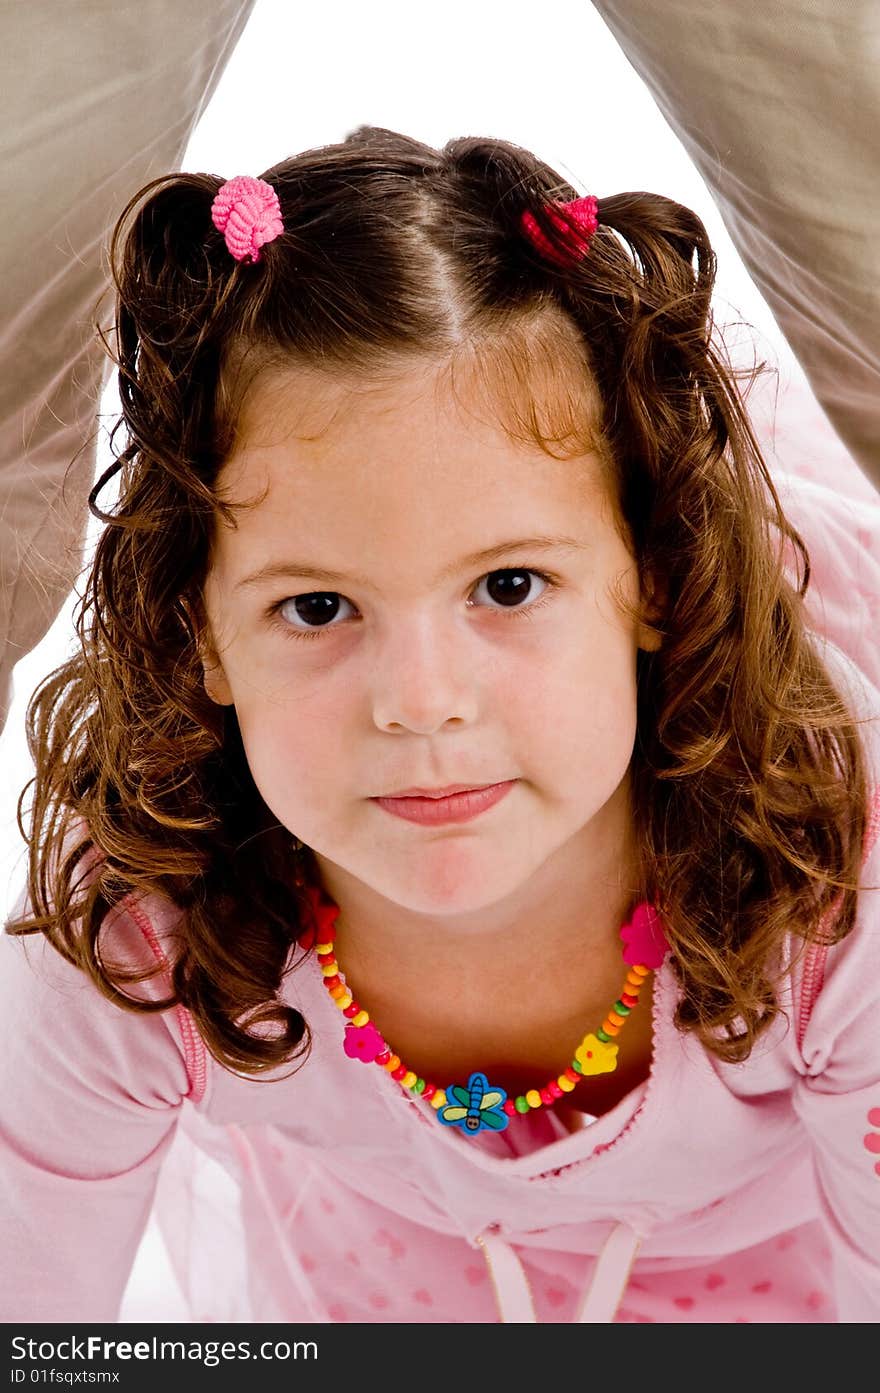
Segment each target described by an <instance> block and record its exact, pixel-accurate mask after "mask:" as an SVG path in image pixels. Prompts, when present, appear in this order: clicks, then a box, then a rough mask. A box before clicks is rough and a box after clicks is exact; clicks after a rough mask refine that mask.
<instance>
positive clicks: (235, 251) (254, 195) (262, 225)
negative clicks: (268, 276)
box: [211, 174, 284, 262]
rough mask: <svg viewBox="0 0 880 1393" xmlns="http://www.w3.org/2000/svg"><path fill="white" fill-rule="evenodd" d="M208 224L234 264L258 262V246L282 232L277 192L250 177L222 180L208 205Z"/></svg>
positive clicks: (282, 225) (282, 226)
mask: <svg viewBox="0 0 880 1393" xmlns="http://www.w3.org/2000/svg"><path fill="white" fill-rule="evenodd" d="M211 221H212V222H213V224H214V226H215V227H216V228H217V231H218V232H222V233H223V235H224V237H225V238H226V245H227V247H228V248H229V250H230V252H231V253H232V255H233V256H234V257H235V259H236V261H251V262H254V261H259V259H260V247H262V246H265V244H266V243H267V242H272V241H274V240H275V238H276V237H280V235H281V233H282V232H283V231H284V223H283V222H282V221H281V205H280V203H279V202H278V195H277V193H276V192H275V190H274V189H273V188H272V185H271V184H267V183H266V181H265V179H254V178H252V177H251V175H250V174H238V175H236V177H235V178H234V179H228V180H227V181H226V183H225V184H224V185H223V186H222V188H221V189H220V190H219V191H218V193H217V196H216V198H215V199H214V202H213V203H212V204H211Z"/></svg>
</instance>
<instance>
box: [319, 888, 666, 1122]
mask: <svg viewBox="0 0 880 1393" xmlns="http://www.w3.org/2000/svg"><path fill="white" fill-rule="evenodd" d="M308 891H309V895H310V897H311V899H312V903H313V907H314V912H315V922H316V925H317V927H316V930H315V936H316V937H317V940H318V941H317V943H315V953H316V956H317V960H318V964H319V966H320V969H321V974H322V977H323V979H324V986H325V987H326V988H327V991H328V993H329V994H330V998H331V1000H332V1001H333V1002H334V1003H335V1005H336V1006H337V1007H338V1009H339V1010H340V1011H341V1012H342V1014H343V1016H344V1017H345V1018H346V1020H347V1021H348V1024H347V1025H346V1027H345V1032H344V1039H343V1048H344V1050H345V1053H346V1055H347V1056H348V1057H349V1059H359V1060H360V1061H361V1063H363V1064H377V1065H379V1067H380V1068H381V1069H384V1070H385V1071H386V1072H387V1073H389V1074H390V1075H391V1077H392V1078H393V1079H394V1080H395V1081H396V1082H397V1083H398V1084H399V1085H400V1087H401V1088H402V1089H404V1090H405V1091H406V1092H408V1093H412V1094H416V1095H418V1096H420V1097H422V1098H424V1099H425V1101H426V1102H430V1104H431V1107H432V1108H433V1109H434V1111H435V1113H436V1116H437V1120H438V1121H439V1122H442V1123H444V1124H445V1125H446V1126H452V1127H459V1128H461V1130H462V1131H463V1132H464V1133H465V1135H468V1136H476V1135H477V1133H478V1132H480V1131H482V1130H483V1129H484V1128H487V1129H489V1130H491V1131H493V1132H501V1131H503V1130H504V1128H505V1127H507V1125H508V1123H509V1122H510V1119H511V1118H512V1117H518V1116H522V1115H524V1114H526V1113H529V1112H532V1111H533V1110H534V1109H536V1108H542V1107H550V1106H552V1105H553V1104H554V1103H555V1102H556V1101H557V1099H559V1098H562V1097H563V1096H564V1095H565V1094H566V1093H571V1092H572V1090H573V1089H574V1088H575V1087H576V1085H577V1084H578V1083H579V1082H580V1081H581V1079H583V1078H587V1077H589V1076H590V1075H593V1074H610V1073H612V1072H613V1071H614V1070H615V1069H616V1068H617V1051H618V1046H617V1045H616V1044H615V1042H614V1041H615V1037H616V1036H617V1035H619V1034H620V1032H621V1030H622V1029H623V1027H624V1025H625V1024H626V1021H627V1018H628V1016H629V1015H630V1013H631V1012H632V1011H633V1010H634V1009H635V1007H636V1006H637V1005H638V1003H639V992H640V990H641V988H642V986H643V985H644V982H645V979H646V978H647V977H648V975H649V973H650V972H651V971H652V970H653V969H654V968H657V967H659V966H660V965H661V963H662V962H663V958H664V956H665V954H666V952H667V947H668V945H667V943H666V939H665V936H664V934H663V928H662V925H661V920H660V915H659V914H658V912H657V910H656V909H655V908H654V907H653V905H651V904H649V902H648V901H647V900H642V901H641V902H640V903H639V904H638V905H637V906H636V908H635V909H634V910H633V912H632V914H631V915H630V917H629V919H628V920H627V922H626V923H625V924H624V925H623V927H622V928H621V930H620V937H621V940H622V942H623V945H624V947H623V960H624V962H625V963H626V964H627V966H628V969H629V970H628V972H627V974H626V977H625V979H624V982H623V988H622V990H621V993H620V996H619V997H618V999H617V1000H616V1001H615V1003H614V1005H613V1006H612V1007H611V1009H610V1010H609V1011H608V1014H607V1015H606V1017H605V1019H604V1020H603V1022H602V1024H601V1025H600V1026H599V1027H598V1029H597V1030H595V1031H590V1032H589V1033H588V1034H586V1035H585V1036H584V1038H583V1040H582V1041H581V1043H580V1044H579V1045H578V1047H577V1049H576V1050H575V1052H574V1056H573V1058H572V1059H571V1061H570V1063H569V1064H568V1065H567V1066H566V1068H565V1069H563V1071H562V1073H560V1074H558V1075H557V1076H556V1077H555V1078H552V1079H549V1080H548V1082H547V1083H546V1084H545V1085H544V1087H543V1088H530V1089H528V1090H527V1091H526V1092H525V1093H522V1094H520V1095H518V1096H517V1097H508V1095H507V1093H506V1091H505V1090H504V1089H503V1088H500V1087H498V1085H497V1084H491V1083H489V1080H488V1079H487V1077H486V1075H485V1074H484V1073H481V1072H479V1071H477V1072H475V1073H472V1074H471V1075H470V1077H469V1078H468V1081H467V1083H466V1084H458V1083H453V1084H449V1085H448V1086H447V1087H446V1088H441V1087H439V1086H438V1085H437V1084H436V1083H432V1082H431V1081H430V1080H428V1079H423V1078H421V1077H420V1076H419V1075H418V1074H417V1073H416V1072H415V1070H413V1069H410V1068H408V1066H407V1065H406V1064H405V1063H404V1062H403V1060H402V1059H401V1058H400V1056H399V1055H398V1054H396V1053H395V1052H394V1050H393V1049H392V1048H391V1046H390V1045H389V1044H387V1043H386V1041H385V1040H384V1039H383V1037H382V1035H381V1034H380V1033H379V1031H378V1029H377V1028H376V1026H375V1024H374V1023H373V1021H372V1020H371V1019H370V1014H369V1012H368V1011H366V1010H365V1009H364V1007H363V1006H362V1005H361V1004H360V1002H359V1001H355V999H354V997H353V996H352V994H351V992H350V991H349V988H348V985H347V983H346V980H345V977H344V976H343V973H342V969H341V967H340V966H339V961H338V959H337V957H336V950H335V940H336V920H337V919H338V917H339V906H338V905H336V904H335V903H334V902H333V901H332V900H330V899H329V898H327V897H326V896H325V894H324V892H322V891H320V890H318V889H317V888H315V887H312V886H309V887H308ZM300 942H301V944H302V946H304V947H306V946H310V944H309V943H308V941H307V939H306V938H305V937H303V938H301V939H300Z"/></svg>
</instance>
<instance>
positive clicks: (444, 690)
mask: <svg viewBox="0 0 880 1393" xmlns="http://www.w3.org/2000/svg"><path fill="white" fill-rule="evenodd" d="M475 659H476V655H475V654H474V652H473V649H472V647H471V645H469V644H468V641H467V637H466V636H465V635H464V634H463V633H462V632H461V630H460V629H458V628H457V626H456V625H455V624H454V623H448V624H445V625H444V624H442V623H440V622H438V620H437V618H436V616H430V615H421V616H418V617H415V618H413V619H411V620H409V621H405V620H403V621H402V620H398V621H397V622H396V623H395V625H394V626H393V632H389V633H388V634H387V635H386V636H385V638H384V640H383V641H382V642H381V643H380V644H379V645H378V651H377V655H376V667H375V679H374V683H373V720H374V722H375V724H376V726H377V727H378V728H379V729H380V730H389V731H399V730H408V731H412V732H413V733H414V734H418V735H432V734H433V733H434V732H435V731H437V730H440V729H442V727H443V726H445V725H449V724H455V725H466V724H470V723H471V722H472V721H473V720H474V719H475V718H476V714H477V710H478V688H479V675H478V671H477V668H478V664H477V662H476V661H475Z"/></svg>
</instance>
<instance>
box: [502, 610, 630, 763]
mask: <svg viewBox="0 0 880 1393" xmlns="http://www.w3.org/2000/svg"><path fill="white" fill-rule="evenodd" d="M636 655H637V650H636V648H635V645H634V643H633V640H632V638H631V637H630V636H629V635H628V634H626V633H625V632H621V631H619V630H618V631H617V632H613V631H609V630H608V629H605V628H603V627H598V628H597V629H596V630H594V631H593V632H592V633H591V634H590V636H589V638H588V640H587V641H586V642H583V643H577V644H572V645H571V646H570V648H569V651H568V653H567V654H564V655H563V656H562V660H554V658H552V657H551V658H549V660H548V655H545V661H544V662H543V663H542V664H541V665H540V666H539V667H536V668H535V669H534V670H533V671H532V672H531V673H530V675H529V677H528V679H527V680H526V681H525V682H523V683H522V684H521V685H520V686H519V687H518V689H512V690H511V693H510V699H509V706H508V708H507V709H508V713H509V719H511V720H515V722H516V726H517V729H518V730H519V731H520V732H522V735H523V738H524V740H525V742H526V744H527V745H528V747H529V748H530V750H531V751H532V753H533V755H534V757H535V760H536V761H540V764H543V766H544V767H545V768H548V769H552V770H554V771H555V772H556V774H557V775H558V779H559V782H560V784H562V785H565V786H569V787H575V786H576V785H578V784H579V783H580V782H581V781H582V780H583V779H584V778H589V779H590V781H591V782H593V783H595V781H596V780H602V781H605V780H608V779H610V780H612V781H613V782H614V783H616V782H617V781H618V780H619V779H620V778H621V777H622V776H623V774H624V773H625V771H626V768H627V767H628V765H629V762H630V759H631V756H632V749H633V745H634V742H635V734H636V719H637V687H636ZM506 704H507V703H506ZM537 767H538V764H537V763H536V768H537Z"/></svg>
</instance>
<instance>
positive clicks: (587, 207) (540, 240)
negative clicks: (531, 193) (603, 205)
mask: <svg viewBox="0 0 880 1393" xmlns="http://www.w3.org/2000/svg"><path fill="white" fill-rule="evenodd" d="M555 208H564V209H565V211H566V212H567V213H568V214H569V216H570V217H571V218H572V219H573V221H574V224H575V230H573V229H572V228H571V227H570V225H569V223H568V222H566V221H565V219H564V218H560V217H558V216H557V214H556V213H555V212H554V209H555ZM544 211H545V212H546V213H548V214H549V216H550V219H551V221H552V222H553V225H554V226H555V227H557V228H558V229H559V231H560V232H561V233H562V236H563V237H564V238H565V241H566V242H567V243H568V246H569V248H570V250H569V251H568V253H567V254H563V253H562V252H560V251H559V250H558V249H557V248H556V247H554V246H553V244H552V242H551V241H550V240H549V238H548V237H546V236H545V235H544V233H543V232H542V231H541V229H540V227H539V226H538V224H537V222H536V221H535V219H534V217H533V216H532V214H531V213H529V212H525V213H523V215H522V226H523V230H524V231H525V233H526V236H527V237H528V238H529V241H530V242H532V243H533V245H534V246H536V247H537V249H538V251H539V252H541V253H542V254H543V255H544V256H546V257H549V259H550V260H551V261H555V262H556V263H557V265H559V266H568V265H570V263H571V262H574V261H579V260H580V258H581V257H582V256H585V255H586V253H587V252H588V251H589V249H590V242H591V241H592V239H593V233H594V232H595V231H596V228H597V227H598V226H599V201H598V199H596V198H594V197H593V195H592V194H588V195H587V196H586V198H573V199H571V200H570V201H569V202H568V203H553V204H546V205H545V209H544Z"/></svg>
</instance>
